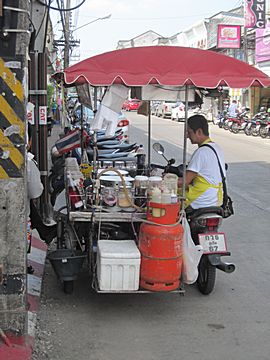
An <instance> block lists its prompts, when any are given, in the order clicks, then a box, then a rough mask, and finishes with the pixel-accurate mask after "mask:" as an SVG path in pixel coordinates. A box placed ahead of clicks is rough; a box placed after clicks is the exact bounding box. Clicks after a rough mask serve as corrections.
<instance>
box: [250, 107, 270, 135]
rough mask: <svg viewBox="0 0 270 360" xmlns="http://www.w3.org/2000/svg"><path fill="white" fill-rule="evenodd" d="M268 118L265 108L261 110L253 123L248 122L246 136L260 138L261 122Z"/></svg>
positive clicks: (253, 119)
mask: <svg viewBox="0 0 270 360" xmlns="http://www.w3.org/2000/svg"><path fill="white" fill-rule="evenodd" d="M266 117H267V113H266V111H265V108H264V107H262V108H260V111H259V112H258V113H257V114H255V115H254V117H253V118H252V119H251V121H249V122H248V124H247V126H246V128H245V130H244V131H245V134H246V135H248V136H250V135H253V136H258V135H259V134H260V127H261V120H264V119H265V118H266Z"/></svg>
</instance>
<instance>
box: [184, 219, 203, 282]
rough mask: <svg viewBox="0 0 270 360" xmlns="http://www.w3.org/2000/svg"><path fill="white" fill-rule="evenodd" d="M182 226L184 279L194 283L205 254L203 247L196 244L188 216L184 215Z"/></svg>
mask: <svg viewBox="0 0 270 360" xmlns="http://www.w3.org/2000/svg"><path fill="white" fill-rule="evenodd" d="M182 226H183V228H184V238H183V271H182V280H183V282H184V283H185V284H193V283H195V281H196V280H197V277H198V264H199V262H200V259H201V257H202V254H203V247H202V246H201V245H195V244H194V242H193V240H192V237H191V233H190V227H189V223H188V221H187V219H186V217H183V220H182Z"/></svg>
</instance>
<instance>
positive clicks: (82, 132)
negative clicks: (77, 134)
mask: <svg viewBox="0 0 270 360" xmlns="http://www.w3.org/2000/svg"><path fill="white" fill-rule="evenodd" d="M83 155H84V154H83V104H81V160H83Z"/></svg>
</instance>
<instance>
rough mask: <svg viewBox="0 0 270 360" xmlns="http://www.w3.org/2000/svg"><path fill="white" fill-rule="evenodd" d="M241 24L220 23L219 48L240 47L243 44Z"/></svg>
mask: <svg viewBox="0 0 270 360" xmlns="http://www.w3.org/2000/svg"><path fill="white" fill-rule="evenodd" d="M240 40H241V27H240V25H222V24H219V25H218V43H217V47H218V48H225V49H239V48H240V45H241V41H240Z"/></svg>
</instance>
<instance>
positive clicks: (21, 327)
mask: <svg viewBox="0 0 270 360" xmlns="http://www.w3.org/2000/svg"><path fill="white" fill-rule="evenodd" d="M5 5H9V6H12V5H13V7H14V8H20V9H23V10H27V11H29V2H28V1H25V0H18V1H17V3H16V6H15V5H14V1H13V3H12V4H9V2H8V1H6V2H5ZM11 11H12V18H14V17H15V16H17V24H16V26H15V29H20V30H21V32H20V33H12V35H11V37H12V36H15V38H16V46H15V52H14V54H8V55H6V53H5V52H4V50H2V51H0V89H1V91H0V219H1V221H0V327H1V329H2V330H3V331H11V332H14V333H16V335H25V334H26V332H27V325H26V324H27V304H26V278H27V277H26V170H25V155H26V137H25V125H26V99H27V78H28V76H27V66H28V63H27V59H26V56H27V51H28V44H29V40H30V34H29V32H28V29H29V14H27V13H25V12H18V11H17V12H16V10H11ZM3 15H4V16H5V9H4V14H3ZM10 28H11V29H12V28H13V30H14V26H13V27H12V24H11V26H10ZM0 31H1V30H0ZM7 31H8V29H7ZM10 34H11V33H10Z"/></svg>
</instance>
